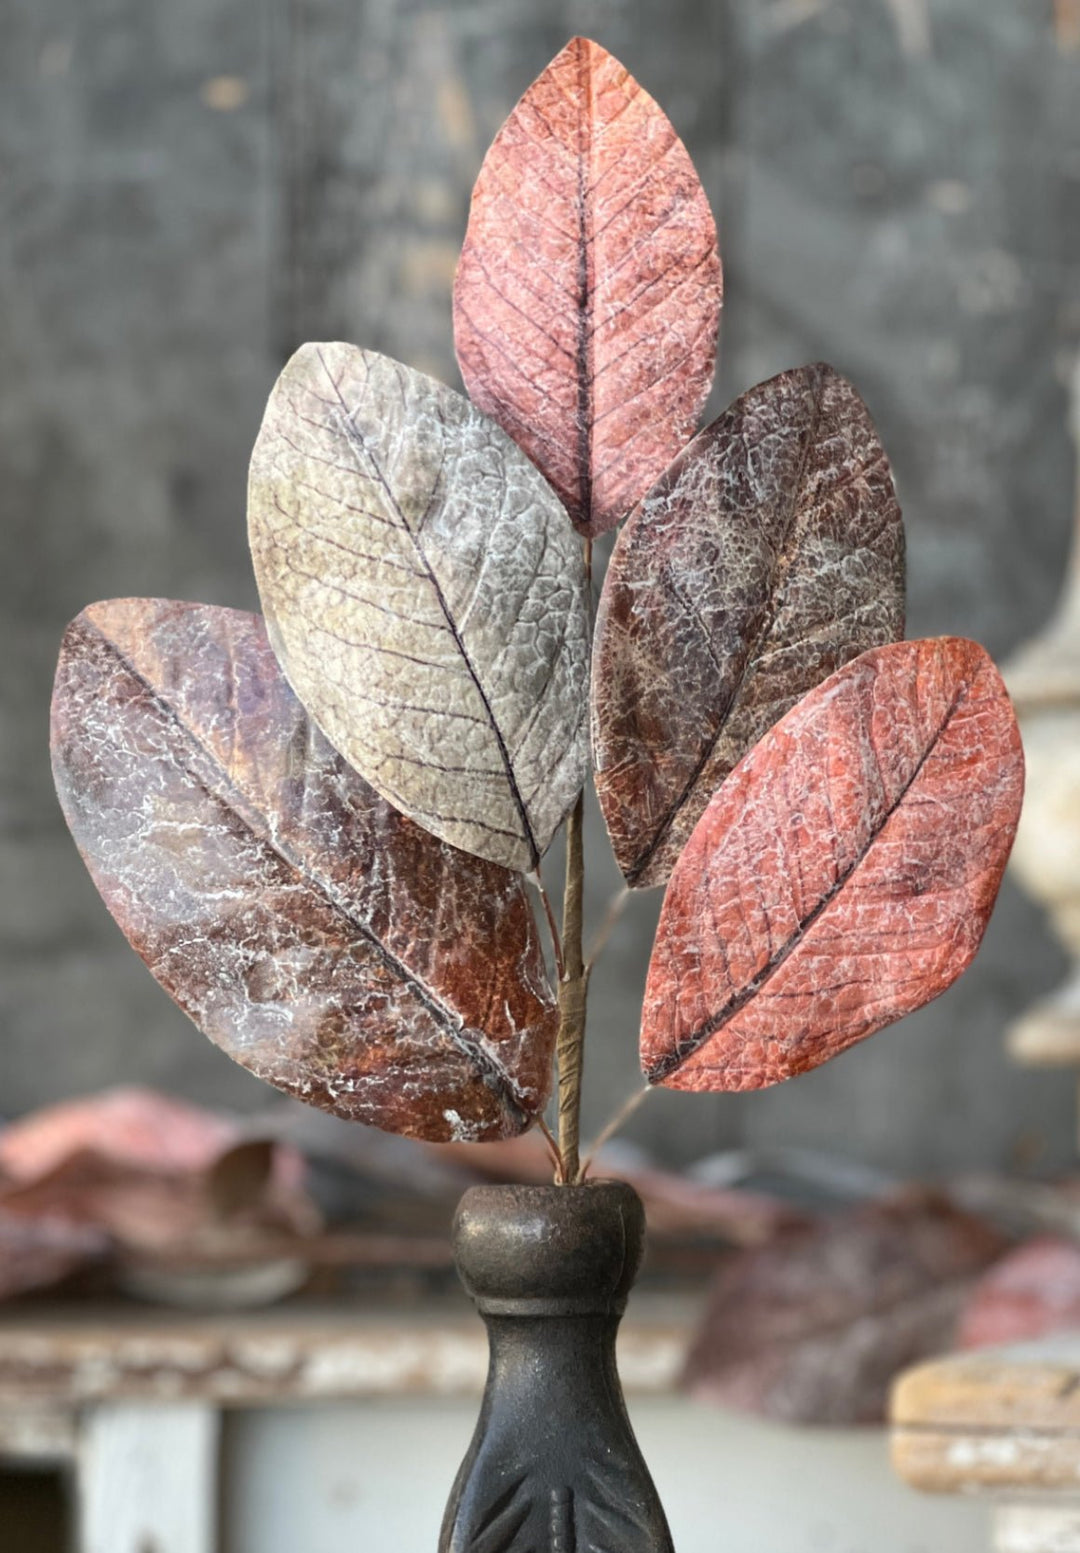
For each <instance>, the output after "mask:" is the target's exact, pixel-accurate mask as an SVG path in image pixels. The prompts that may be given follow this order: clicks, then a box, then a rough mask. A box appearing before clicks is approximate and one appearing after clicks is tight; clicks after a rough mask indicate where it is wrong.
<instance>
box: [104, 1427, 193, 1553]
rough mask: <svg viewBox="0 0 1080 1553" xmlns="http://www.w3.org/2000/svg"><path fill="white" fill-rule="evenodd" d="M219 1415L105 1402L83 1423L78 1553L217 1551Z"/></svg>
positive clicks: (190, 1552) (184, 1552)
mask: <svg viewBox="0 0 1080 1553" xmlns="http://www.w3.org/2000/svg"><path fill="white" fill-rule="evenodd" d="M219 1429H220V1424H219V1415H218V1412H217V1409H216V1408H214V1407H209V1406H206V1405H205V1404H203V1403H198V1402H176V1403H127V1402H110V1403H105V1404H102V1405H101V1406H99V1407H95V1408H91V1409H89V1410H88V1411H87V1412H86V1414H85V1415H84V1418H83V1426H82V1436H81V1440H80V1445H79V1460H78V1496H79V1543H78V1550H79V1553H215V1548H216V1544H217V1471H218V1436H219Z"/></svg>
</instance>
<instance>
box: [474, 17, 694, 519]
mask: <svg viewBox="0 0 1080 1553" xmlns="http://www.w3.org/2000/svg"><path fill="white" fill-rule="evenodd" d="M720 297H721V281H720V259H719V256H718V254H717V250H716V227H715V225H714V223H713V218H712V213H711V211H710V210H709V202H708V200H707V199H706V197H705V192H704V190H703V189H702V187H701V184H700V183H699V182H698V177H697V174H696V173H695V171H694V167H693V163H692V162H691V161H690V158H689V156H688V155H687V151H686V147H685V146H684V145H683V143H682V141H681V140H680V139H679V137H678V135H676V133H675V131H674V129H673V128H672V126H671V124H670V122H669V121H668V119H667V117H666V116H665V114H664V113H663V112H662V111H661V109H660V108H659V107H658V105H657V104H656V103H655V102H654V101H653V99H652V98H651V97H650V96H649V94H648V92H645V91H643V90H642V88H641V87H640V86H639V85H638V83H637V82H636V81H635V80H634V78H633V76H631V75H629V74H628V73H627V71H626V70H625V69H624V68H623V66H622V65H620V64H619V62H618V60H617V59H613V58H612V56H611V55H610V54H608V53H607V52H606V50H604V49H602V48H601V47H600V45H599V44H598V43H592V42H590V41H589V39H587V38H574V39H573V40H572V41H571V42H570V43H568V44H567V46H566V48H564V49H563V51H562V53H561V54H560V55H559V56H558V57H557V58H556V59H554V60H553V61H552V62H551V64H550V65H549V66H548V68H547V69H546V70H545V71H544V72H543V74H542V75H541V76H540V77H539V78H538V79H537V80H536V81H534V82H533V84H532V86H530V88H529V90H528V91H527V92H526V93H525V95H524V97H523V98H522V99H521V101H520V102H519V103H518V105H517V107H516V108H515V109H514V111H513V113H512V114H511V115H510V117H509V119H507V121H506V123H505V124H504V125H503V127H502V129H501V130H500V131H499V133H498V135H497V136H496V137H495V140H494V143H493V144H492V146H491V149H490V150H489V152H488V154H487V156H486V157H485V158H484V165H483V167H482V168H481V169H480V176H479V178H478V179H477V180H476V188H475V190H474V191H473V200H472V211H471V214H470V217H469V227H468V231H467V233H466V235H465V246H464V248H463V249H462V253H461V262H460V264H459V266H458V273H457V281H456V283H455V287H454V339H455V343H456V345H457V355H458V361H459V363H460V365H461V375H462V377H463V378H464V379H465V386H466V387H467V389H468V390H469V393H470V395H471V396H472V398H473V400H474V401H475V403H476V404H478V405H479V406H480V408H481V409H482V410H485V411H486V412H487V413H488V414H489V415H490V416H492V417H493V419H495V420H497V421H498V422H499V424H500V425H501V426H503V427H505V429H506V430H507V431H508V432H509V433H510V435H511V436H512V437H513V438H514V440H515V441H516V442H518V443H519V444H520V446H521V447H522V448H524V450H525V452H526V453H528V455H529V457H530V458H531V459H532V460H533V462H534V463H535V464H537V465H538V466H539V468H540V469H541V470H543V472H544V474H546V475H547V477H548V479H549V480H550V481H551V483H552V485H553V486H554V487H555V489H556V491H557V492H558V493H559V495H560V497H561V498H562V500H563V502H564V503H565V505H566V507H567V510H568V511H569V513H570V516H571V517H572V518H573V520H574V523H575V524H576V525H577V527H578V528H579V529H580V530H581V532H582V533H584V534H590V535H595V534H600V533H603V532H604V530H605V529H609V528H611V527H612V526H613V525H614V524H615V523H617V522H618V521H619V519H620V518H621V517H622V516H623V514H624V513H625V512H627V511H628V510H629V509H630V508H631V507H632V506H633V504H634V502H636V501H637V500H638V498H639V497H640V496H641V495H642V494H643V492H644V491H645V490H647V489H648V486H649V484H650V483H651V482H652V481H653V480H655V478H656V476H657V475H658V474H659V473H660V471H661V470H662V469H663V468H664V466H665V465H666V464H667V463H669V462H670V460H671V459H672V458H673V457H674V455H675V454H676V453H677V452H678V450H679V448H681V447H682V445H683V443H684V442H685V441H686V439H687V437H688V436H690V434H691V433H692V431H693V429H694V426H695V425H696V424H697V418H698V416H699V414H700V413H701V408H702V405H703V404H704V403H705V399H706V396H707V395H708V392H709V384H710V383H711V382H712V375H713V367H714V362H715V356H716V335H717V327H718V323H719V316H720Z"/></svg>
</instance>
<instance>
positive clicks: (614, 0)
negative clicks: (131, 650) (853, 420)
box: [0, 0, 1080, 1170]
mask: <svg viewBox="0 0 1080 1553" xmlns="http://www.w3.org/2000/svg"><path fill="white" fill-rule="evenodd" d="M576 31H580V32H587V33H590V34H592V35H593V36H596V37H598V38H599V39H600V41H602V42H603V43H604V44H606V45H607V46H608V47H609V48H610V49H612V50H613V52H615V53H616V54H618V55H619V56H620V57H621V58H622V59H623V60H624V62H625V63H626V64H627V65H628V66H629V68H630V69H631V70H632V71H633V72H634V73H635V74H636V75H638V76H639V77H640V78H641V79H642V80H643V81H644V82H645V84H646V85H647V86H648V87H649V89H650V90H651V91H652V92H653V93H654V95H656V96H657V97H658V98H659V99H660V101H661V102H662V103H663V104H664V105H665V107H666V108H667V110H668V111H669V113H670V115H671V117H672V118H673V119H674V121H675V123H676V125H677V126H678V128H679V129H680V131H681V133H682V134H683V136H684V138H685V140H686V141H687V143H688V145H689V147H690V149H691V152H692V154H693V155H694V157H695V160H696V162H697V165H698V168H699V170H700V172H701V175H702V178H703V181H704V183H705V185H706V188H707V190H708V192H709V194H710V196H711V198H712V200H713V202H714V205H715V207H716V209H717V211H718V215H719V219H720V225H721V240H722V246H723V250H724V255H725V261H726V272H727V305H726V310H725V322H724V328H723V339H722V363H721V370H720V375H719V381H718V388H717V393H716V395H715V400H714V406H713V408H714V409H715V408H718V407H719V406H720V405H721V404H722V403H723V402H725V401H726V400H728V399H729V398H731V397H732V396H733V395H734V394H735V393H736V392H738V391H740V390H741V389H743V388H745V387H746V386H748V385H749V384H750V383H751V382H753V381H755V380H757V379H760V378H762V377H764V376H766V375H768V374H770V373H772V372H775V371H777V370H779V369H781V368H782V367H785V366H791V365H794V364H796V363H797V362H800V361H804V360H807V359H812V358H815V357H826V358H828V359H830V360H831V361H832V362H833V363H834V364H835V365H836V366H837V367H839V368H840V369H841V370H843V371H845V372H846V373H848V374H849V375H850V376H851V377H853V378H854V380H855V381H856V382H857V383H858V385H859V386H860V388H861V389H862V390H863V392H864V394H865V396H866V397H867V399H868V400H869V401H870V404H871V406H872V407H873V409H874V412H875V414H876V417H877V419H878V421H879V424H880V427H881V430H882V432H883V435H884V437H885V440H886V443H887V445H888V446H889V448H890V451H891V453H892V457H893V461H894V466H895V470H896V475H897V480H898V483H899V486H900V492H901V498H902V501H903V505H904V508H905V513H906V517H907V521H908V528H909V537H910V595H911V610H910V629H911V631H912V633H914V634H921V633H927V632H938V631H950V632H957V633H964V634H970V635H974V636H977V637H979V638H981V639H982V640H983V641H985V642H986V644H987V645H988V646H989V647H990V648H991V650H992V651H994V652H996V653H998V654H1004V653H1006V652H1007V651H1008V650H1009V649H1010V648H1011V647H1012V646H1013V645H1014V644H1015V643H1017V642H1018V641H1020V640H1022V639H1023V638H1024V637H1025V636H1026V635H1027V634H1029V633H1030V632H1031V631H1032V630H1033V629H1034V628H1035V627H1036V626H1038V624H1039V623H1040V622H1041V621H1042V620H1043V618H1044V617H1045V615H1046V613H1047V611H1048V609H1049V607H1050V605H1051V603H1052V600H1053V598H1054V595H1055V592H1056V589H1057V587H1058V584H1059V580H1060V576H1061V568H1062V562H1063V558H1064V554H1065V548H1066V543H1067V531H1068V519H1069V509H1070V503H1071V482H1072V460H1071V454H1070V449H1069V444H1068V441H1067V437H1066V433H1065V421H1064V416H1065V403H1064V391H1063V386H1062V385H1063V378H1064V372H1065V368H1066V366H1067V363H1068V361H1069V360H1070V359H1071V358H1072V355H1073V354H1074V353H1075V351H1076V349H1077V344H1078V341H1080V35H1078V34H1080V7H1078V6H1077V5H1076V3H1075V0H1057V5H1056V6H1055V5H1054V4H1052V0H1024V3H1023V4H1017V3H1016V0H666V3H656V4H641V5H628V4H625V3H621V0H582V3H580V4H578V5H571V4H560V3H557V0H534V3H532V4H530V5H529V6H524V5H520V4H516V3H514V0H459V3H456V4H449V3H445V4H441V5H440V4H435V3H424V0H404V3H397V4H395V3H393V0H262V3H255V0H78V3H76V0H0V503H2V516H3V528H2V532H3V535H4V540H5V547H6V554H5V557H4V561H3V564H2V565H0V590H2V594H3V612H2V618H0V857H2V880H3V889H2V892H0V1020H2V1025H0V1031H2V1042H3V1044H2V1046H0V1112H6V1113H8V1114H13V1113H17V1112H19V1111H21V1110H23V1109H25V1108H27V1107H29V1106H31V1105H34V1104H36V1103H38V1102H40V1101H42V1100H44V1099H47V1098H49V1097H52V1096H57V1095H62V1094H69V1093H73V1092H78V1091H81V1090H85V1089H88V1088H91V1087H94V1086H97V1085H101V1084H105V1083H109V1082H115V1081H118V1080H123V1079H132V1078H139V1079H143V1080H149V1081H152V1082H156V1083H160V1084H164V1085H167V1086H170V1087H173V1088H175V1089H177V1090H179V1091H182V1092H186V1093H188V1094H191V1095H193V1096H195V1097H198V1098H200V1099H204V1100H207V1099H216V1100H219V1101H221V1102H224V1103H229V1104H236V1105H238V1106H240V1105H242V1106H254V1105H258V1104H261V1103H262V1102H263V1100H264V1094H265V1092H264V1091H263V1090H262V1089H261V1088H260V1087H259V1086H258V1085H256V1084H255V1082H254V1081H253V1080H250V1079H249V1078H247V1076H246V1075H244V1074H243V1073H242V1072H241V1071H240V1070H239V1069H237V1068H234V1067H233V1066H232V1065H231V1064H229V1063H228V1062H227V1061H226V1059H225V1058H223V1057H221V1056H219V1055H218V1054H217V1053H216V1052H215V1051H214V1050H213V1049H212V1048H211V1047H210V1046H209V1045H208V1043H206V1042H205V1041H203V1039H202V1038H201V1037H200V1036H199V1035H198V1034H197V1033H196V1032H195V1030H194V1029H193V1028H192V1027H190V1026H189V1025H188V1024H187V1022H186V1021H185V1020H184V1018H183V1017H182V1016H181V1015H180V1014H179V1013H177V1012H176V1010H174V1009H173V1008H172V1006H171V1005H170V1004H169V1003H168V1001H167V1000H166V998H165V996H164V994H162V993H161V992H160V991H159V990H158V989H157V987H156V986H155V984H154V983H153V982H152V980H151V979H150V977H149V976H148V975H147V973H146V972H145V970H143V968H142V967H141V965H140V964H139V963H138V962H137V960H136V959H135V957H134V956H133V955H132V953H131V952H130V951H129V950H128V949H127V947H126V946H125V945H124V943H123V941H122V940H121V938H120V935H119V933H118V931H117V930H116V929H115V928H114V926H113V924H112V922H111V919H110V918H109V917H108V915H107V913H106V912H105V910H104V908H103V907H102V906H101V905H100V904H99V902H98V900H97V897H96V895H95V893H94V891H93V888H92V886H91V885H90V883H89V881H88V879H87V878H86V876H85V874H84V872H83V870H82V867H81V864H80V863H79V861H78V858H77V857H76V855H75V852H74V849H73V847H72V845H71V843H70V842H69V840H68V837H67V835H66V833H65V831H64V829H63V826H62V822H61V820H60V817H59V814H58V812H57V808H56V805H55V801H54V799H53V796H52V792H51V786H50V781H49V775H48V764H47V755H46V720H47V707H48V696H49V686H50V679H51V672H52V663H53V659H54V656H55V650H56V646H57V642H58V639H59V635H60V632H61V630H62V628H63V626H64V624H65V622H66V621H67V619H68V618H69V617H70V616H72V615H73V614H74V613H75V612H76V611H77V610H78V609H79V608H80V607H81V606H82V605H83V604H84V603H86V602H88V601H89V600H91V599H94V598H99V597H107V596H117V595H122V594H135V593H141V594H169V595H173V596H176V597H184V598H197V599H204V600H208V601H211V602H217V603H228V604H235V605H240V606H250V605H252V604H253V602H254V592H253V586H252V581H251V577H250V573H249V568H248V564H247V560H246V556H245V546H244V520H243V503H244V474H245V465H246V459H247V455H248V452H249V449H250V446H251V443H252V440H253V438H254V435H255V431H256V428H257V425H258V420H259V416H260V413H261V408H262V405H263V402H264V400H265V397H266V394H267V392H268V390H269V388H270V385H271V383H272V381H273V378H274V376H275V373H276V371H277V368H278V367H279V365H280V363H281V361H282V360H283V358H284V356H285V355H286V354H287V353H288V351H289V350H290V349H291V348H292V347H293V346H294V345H295V344H296V343H298V342H299V341H301V340H302V339H305V338H319V337H322V338H327V337H334V336H339V337H340V336H343V337H345V338H349V339H354V340H357V341H359V342H362V343H365V344H368V345H373V346H376V347H378V348H380V349H382V350H385V351H389V352H391V353H393V354H395V355H398V356H400V357H402V358H403V359H405V360H406V361H409V362H411V363H412V364H414V365H416V366H420V367H423V368H426V369H427V370H429V371H432V372H435V373H437V374H439V375H443V376H447V377H448V378H449V379H450V381H453V382H456V381H457V378H456V371H455V368H454V365H453V359H452V350H451V340H450V323H449V305H448V293H449V286H450V281H451V276H452V271H453V265H454V259H455V254H456V249H457V245H458V243H459V242H460V238H461V234H462V231H463V229H464V222H465V215H466V209H467V201H468V193H469V189H470V186H471V182H472V179H473V176H474V175H475V172H476V169H477V167H478V165H479V160H480V157H481V155H482V153H483V150H484V148H485V146H486V144H487V142H488V140H489V139H490V137H491V135H492V133H493V132H494V130H495V129H496V128H497V126H498V124H499V122H500V121H501V119H502V117H503V116H504V115H505V113H506V111H507V110H508V109H509V107H510V106H511V104H512V102H513V101H514V99H515V97H516V96H517V94H518V93H519V92H520V91H521V90H522V89H523V88H524V87H525V85H526V84H527V83H528V82H529V80H531V79H532V77H533V76H534V75H535V74H536V73H537V72H538V70H539V69H540V68H541V67H542V66H543V65H544V64H545V63H546V61H547V60H548V58H549V57H551V56H552V55H553V54H554V53H555V52H556V51H557V50H558V48H559V47H560V46H561V45H562V43H563V42H564V41H565V40H566V38H567V37H569V36H570V35H571V34H572V33H573V32H576ZM222 78H226V79H224V80H223V79H222ZM592 839H593V841H594V842H595V845H594V847H593V854H594V857H595V866H594V875H595V890H594V894H593V901H592V904H593V906H594V909H598V908H599V907H600V905H601V903H602V901H603V899H604V897H605V895H606V892H607V891H608V890H609V889H610V888H611V887H612V886H613V885H614V882H615V880H614V870H613V867H612V865H611V864H610V862H609V861H608V860H606V858H605V856H604V850H603V845H602V837H601V835H600V832H599V829H598V827H597V826H596V825H594V827H593V837H592ZM655 909H656V902H655V899H654V898H646V899H642V900H640V901H638V902H635V909H634V911H633V912H632V913H631V916H630V918H629V919H628V923H627V926H626V929H625V931H624V932H623V933H622V934H621V935H620V937H619V938H618V939H617V940H616V941H615V943H614V945H613V948H612V950H611V953H610V956H609V959H608V961H607V963H606V964H605V965H604V966H603V967H602V969H601V970H600V971H598V973H597V976H596V980H595V984H594V992H595V996H594V1003H595V1008H596V1029H595V1035H594V1039H593V1045H592V1056H591V1059H590V1077H591V1079H592V1084H591V1105H590V1113H591V1117H592V1119H593V1120H594V1121H595V1120H596V1119H598V1118H599V1117H600V1116H601V1115H602V1114H604V1113H606V1111H607V1110H608V1109H609V1108H610V1105H611V1103H612V1102H613V1101H614V1100H615V1099H618V1098H621V1097H622V1095H623V1094H625V1093H627V1092H628V1091H629V1089H630V1088H631V1087H632V1085H633V1084H634V1082H635V1073H636V1067H635V1059H634V1037H635V1026H636V1007H637V998H638V996H639V992H640V987H641V984H642V981H643V977H644V968H645V960H646V955H647V942H648V930H649V927H650V924H651V921H652V918H653V914H654V912H655ZM1061 968H1062V964H1061V958H1060V955H1059V952H1058V950H1057V949H1056V948H1055V946H1054V944H1053V942H1052V940H1051V939H1050V937H1049V935H1048V933H1047V931H1046V929H1045V926H1044V924H1043V922H1042V921H1041V919H1040V917H1039V915H1038V913H1037V912H1036V910H1035V909H1034V908H1033V907H1032V906H1031V905H1030V904H1028V903H1027V902H1026V901H1025V900H1024V898H1023V897H1021V896H1020V894H1019V893H1018V892H1017V891H1016V890H1015V889H1014V888H1010V887H1006V890H1005V892H1004V894H1003V897H1002V900H1001V904H1000V906H999V909H998V914H997V917H996V919H995V921H994V924H993V926H992V928H991V931H990V933H989V935H988V938H987V942H986V946H985V949H984V951H983V953H982V955H981V957H980V959H979V961H978V962H977V965H976V967H975V968H974V970H973V971H972V972H971V973H970V975H969V976H968V977H967V978H966V979H965V980H964V981H963V982H962V983H961V984H960V985H959V986H958V987H957V988H955V989H954V990H953V991H952V992H950V993H949V994H947V995H946V996H945V997H944V998H943V999H941V1000H940V1001H939V1002H938V1003H937V1004H935V1005H933V1006H932V1007H931V1008H929V1009H927V1010H925V1011H924V1012H923V1013H921V1014H920V1015H918V1016H916V1017H915V1018H913V1019H911V1020H909V1021H907V1022H905V1023H904V1024H903V1025H901V1026H899V1027H897V1028H895V1029H893V1030H892V1031H890V1032H887V1033H884V1034H882V1035H879V1036H877V1037H876V1038H875V1039H874V1040H873V1041H872V1042H870V1043H869V1044H868V1045H866V1046H864V1047H862V1048H860V1049H858V1050H856V1051H855V1052H853V1053H850V1054H849V1055H847V1056H846V1057H844V1058H842V1059H840V1060H839V1061H838V1062H836V1063H834V1064H832V1065H831V1066H829V1067H827V1068H825V1069H823V1070H821V1071H820V1072H818V1073H817V1074H814V1075H811V1076H810V1077H808V1078H806V1079H803V1080H800V1081H799V1082H797V1083H795V1084H791V1085H787V1086H782V1087H781V1088H779V1089H777V1090H773V1091H769V1092H767V1093H765V1094H761V1095H752V1096H747V1097H740V1098H719V1097H713V1098H697V1099H694V1098H688V1097H682V1096H667V1095H661V1096H658V1097H656V1099H654V1100H653V1101H652V1102H651V1103H650V1105H649V1106H648V1107H647V1108H646V1109H645V1111H644V1112H643V1113H642V1114H641V1115H640V1117H639V1118H638V1120H637V1123H636V1125H635V1135H636V1136H637V1137H638V1138H640V1139H641V1140H643V1141H645V1142H648V1143H649V1144H651V1145H653V1146H655V1147H657V1148H658V1149H661V1150H662V1151H664V1152H666V1153H667V1154H668V1155H669V1157H672V1158H676V1159H688V1158H692V1157H694V1156H696V1155H698V1154H700V1153H703V1152H705V1151H707V1150H708V1149H710V1148H713V1147H716V1146H719V1145H721V1144H726V1143H730V1142H734V1141H738V1140H739V1139H745V1140H748V1141H754V1142H769V1141H781V1142H803V1143H809V1144H813V1145H818V1146H822V1147H827V1148H833V1149H837V1150H840V1151H843V1152H846V1153H849V1154H851V1155H855V1156H859V1157H862V1158H865V1159H867V1160H871V1161H874V1162H877V1163H880V1164H883V1165H886V1166H890V1167H897V1168H904V1169H926V1170H937V1169H944V1168H950V1167H954V1166H958V1165H970V1164H1008V1163H1014V1164H1022V1165H1025V1164H1030V1163H1032V1162H1039V1163H1041V1164H1044V1165H1050V1164H1053V1163H1055V1162H1056V1163H1060V1162H1062V1161H1063V1160H1065V1159H1067V1158H1068V1157H1069V1154H1070V1149H1071V1133H1072V1124H1073V1111H1074V1097H1073V1094H1072V1086H1071V1084H1070V1083H1069V1082H1068V1081H1067V1080H1064V1079H1059V1078H1057V1077H1055V1076H1052V1075H1032V1074H1030V1073H1018V1072H1016V1071H1015V1070H1013V1069H1012V1068H1010V1067H1009V1066H1008V1064H1007V1063H1006V1061H1005V1059H1004V1057H1003V1056H1002V1053H1001V1038H1002V1031H1003V1028H1004V1026H1005V1024H1006V1022H1007V1021H1008V1019H1009V1018H1010V1016H1011V1015H1013V1014H1014V1013H1015V1012H1016V1011H1017V1010H1018V1009H1020V1008H1021V1007H1023V1006H1024V1005H1025V1004H1026V1003H1028V1002H1030V1001H1031V999H1032V998H1033V997H1034V996H1035V995H1037V994H1038V993H1039V992H1041V991H1043V990H1045V989H1046V988H1047V987H1048V986H1050V985H1051V984H1052V983H1053V981H1054V980H1055V978H1056V977H1057V976H1058V975H1059V973H1060V971H1061Z"/></svg>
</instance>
